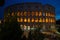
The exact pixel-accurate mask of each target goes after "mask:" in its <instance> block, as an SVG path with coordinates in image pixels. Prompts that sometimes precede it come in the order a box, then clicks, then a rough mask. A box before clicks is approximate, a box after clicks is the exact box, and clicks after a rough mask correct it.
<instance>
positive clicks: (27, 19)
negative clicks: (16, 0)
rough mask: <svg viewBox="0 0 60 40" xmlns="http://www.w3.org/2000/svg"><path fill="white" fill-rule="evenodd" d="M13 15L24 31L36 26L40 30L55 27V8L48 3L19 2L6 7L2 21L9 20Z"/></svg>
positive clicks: (49, 29) (33, 28)
mask: <svg viewBox="0 0 60 40" xmlns="http://www.w3.org/2000/svg"><path fill="white" fill-rule="evenodd" d="M13 17H14V18H16V21H17V22H18V23H19V25H20V27H21V29H22V30H24V31H29V30H35V29H37V28H41V30H40V31H51V30H54V29H55V20H56V19H55V8H54V7H53V6H52V5H49V4H45V5H42V4H41V3H20V4H14V5H11V6H8V7H6V8H5V12H4V21H5V22H11V21H12V19H13ZM13 20H14V19H13Z"/></svg>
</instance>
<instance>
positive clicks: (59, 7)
mask: <svg viewBox="0 0 60 40" xmlns="http://www.w3.org/2000/svg"><path fill="white" fill-rule="evenodd" d="M22 2H23V3H24V2H39V3H42V4H43V5H45V4H50V5H52V6H54V7H55V13H56V19H57V20H58V19H60V0H5V4H4V6H2V7H0V18H3V15H4V8H6V7H7V6H10V5H13V4H16V3H22Z"/></svg>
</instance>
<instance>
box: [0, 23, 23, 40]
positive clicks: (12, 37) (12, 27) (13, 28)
mask: <svg viewBox="0 0 60 40" xmlns="http://www.w3.org/2000/svg"><path fill="white" fill-rule="evenodd" d="M22 33H23V31H22V30H21V29H20V27H19V25H18V22H6V23H5V24H4V28H3V30H2V38H1V40H3V39H4V40H21V36H22Z"/></svg>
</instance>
